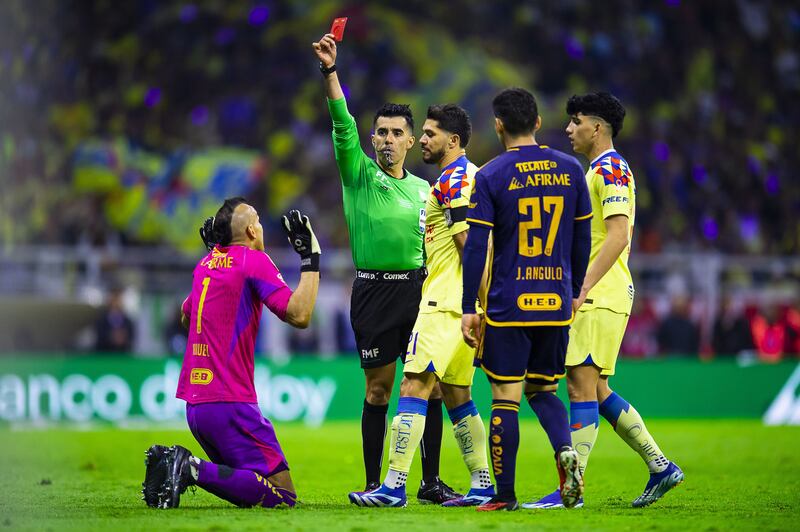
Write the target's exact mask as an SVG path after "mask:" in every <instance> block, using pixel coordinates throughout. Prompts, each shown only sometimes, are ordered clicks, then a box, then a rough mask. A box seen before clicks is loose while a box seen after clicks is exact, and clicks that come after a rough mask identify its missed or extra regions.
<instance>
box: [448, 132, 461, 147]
mask: <svg viewBox="0 0 800 532" xmlns="http://www.w3.org/2000/svg"><path fill="white" fill-rule="evenodd" d="M448 143H449V145H450V149H453V148H457V147H459V146H460V145H461V137H459V136H458V135H450V140H448Z"/></svg>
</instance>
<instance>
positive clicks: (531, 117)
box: [492, 87, 539, 136]
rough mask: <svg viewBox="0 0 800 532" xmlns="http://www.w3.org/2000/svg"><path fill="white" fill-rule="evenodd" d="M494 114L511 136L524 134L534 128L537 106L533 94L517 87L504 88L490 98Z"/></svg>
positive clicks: (537, 113) (537, 112)
mask: <svg viewBox="0 0 800 532" xmlns="http://www.w3.org/2000/svg"><path fill="white" fill-rule="evenodd" d="M492 110H493V111H494V116H495V117H497V118H499V119H500V121H501V122H502V123H503V129H505V130H506V132H508V134H509V135H511V136H519V135H525V134H526V133H532V132H533V130H534V129H536V121H537V120H539V107H538V106H537V105H536V98H534V97H533V94H531V93H530V92H528V91H526V90H525V89H520V88H518V87H515V88H511V89H506V90H504V91H502V92H501V93H500V94H498V95H497V96H495V97H494V100H492Z"/></svg>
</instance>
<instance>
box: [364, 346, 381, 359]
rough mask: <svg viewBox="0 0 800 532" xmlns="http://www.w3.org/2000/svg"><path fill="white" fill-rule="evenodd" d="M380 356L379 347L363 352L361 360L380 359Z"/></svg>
mask: <svg viewBox="0 0 800 532" xmlns="http://www.w3.org/2000/svg"><path fill="white" fill-rule="evenodd" d="M379 354H380V350H379V349H378V348H377V347H374V348H372V349H362V350H361V358H378V355H379Z"/></svg>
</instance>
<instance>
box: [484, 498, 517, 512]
mask: <svg viewBox="0 0 800 532" xmlns="http://www.w3.org/2000/svg"><path fill="white" fill-rule="evenodd" d="M475 509H476V510H477V511H479V512H498V511H507V512H513V511H514V510H519V504H517V499H505V498H502V497H499V496H498V495H495V496H494V497H492V498H491V499H489V500H488V501H486V502H485V503H483V504H481V505H479V506H477V507H476V508H475Z"/></svg>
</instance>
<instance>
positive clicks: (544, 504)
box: [521, 489, 583, 510]
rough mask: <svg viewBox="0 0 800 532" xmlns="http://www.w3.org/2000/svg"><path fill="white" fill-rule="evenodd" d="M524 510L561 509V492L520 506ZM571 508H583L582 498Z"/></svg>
mask: <svg viewBox="0 0 800 532" xmlns="http://www.w3.org/2000/svg"><path fill="white" fill-rule="evenodd" d="M521 506H522V507H523V508H524V509H526V510H550V509H553V508H563V507H564V503H563V502H562V501H561V490H560V489H556V490H555V491H554V492H553V493H551V494H549V495H545V496H544V497H542V498H541V499H539V500H538V501H531V502H526V503H523V504H521ZM573 508H583V497H581V498H580V499H578V502H577V503H576V504H575V506H573Z"/></svg>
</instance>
